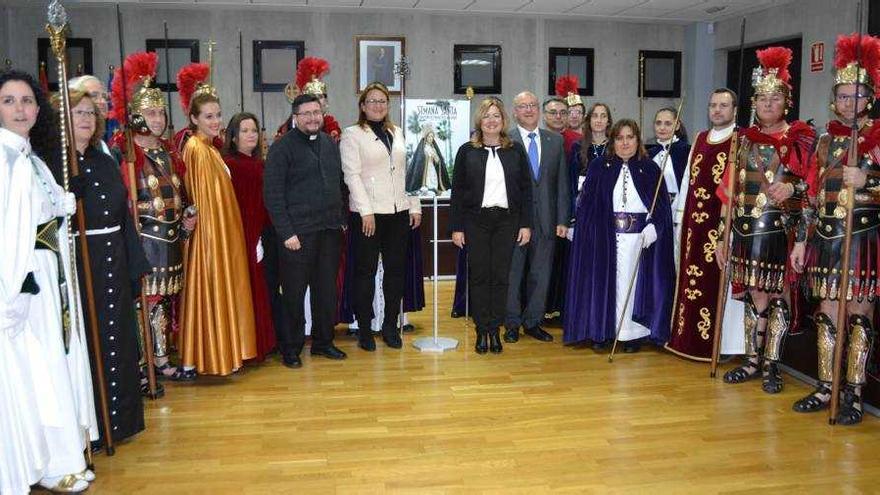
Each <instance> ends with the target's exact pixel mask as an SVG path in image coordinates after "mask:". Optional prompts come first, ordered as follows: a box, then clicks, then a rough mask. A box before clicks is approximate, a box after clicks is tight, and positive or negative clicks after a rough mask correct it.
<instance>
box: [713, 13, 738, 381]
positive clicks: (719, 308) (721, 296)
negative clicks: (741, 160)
mask: <svg viewBox="0 0 880 495" xmlns="http://www.w3.org/2000/svg"><path fill="white" fill-rule="evenodd" d="M745 43H746V18H745V17H743V19H742V26H741V27H740V32H739V77H738V78H737V81H736V95H737V98H739V95H741V94H742V85H743V68H744V67H743V60H744V59H743V52H744V51H745ZM737 106H739V103H737ZM731 139H733V142H732V143H731V146H730V154H729V155H728V157H727V170H728V171H729V173H728V175H729V177H728V180H727V186H726V191H725V192H726V194H727V199H728V202H729V203H730V205H731V206H729V207H728V208H727V210H728V211H727V215H724V232H722V234H721V239H719V242H721V245H722V246H723V249H724V250H725V252H726V251H727V247H728V246H729V245H730V229H731V224H732V223H733V207H732V205H733V197H734V196H733V194H734V192H733V189H734V187H735V181H736V173H735V172H736V163H737V154H738V153H739V136H737V133H736V131H734V133H733V136H732V137H731ZM729 278H730V263H725V265H724V268H723V269H722V270H721V277H720V278H719V280H718V298H717V299H716V300H715V332H714V333H713V334H712V364H711V367H710V369H709V376H710V377H712V378H715V375H716V374H717V372H718V356H719V354H720V352H721V332H722V331H723V329H722V327H723V323H724V311H725V309H726V306H727V283H728V280H729Z"/></svg>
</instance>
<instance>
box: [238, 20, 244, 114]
mask: <svg viewBox="0 0 880 495" xmlns="http://www.w3.org/2000/svg"><path fill="white" fill-rule="evenodd" d="M238 111H239V112H244V42H242V40H241V29H239V30H238Z"/></svg>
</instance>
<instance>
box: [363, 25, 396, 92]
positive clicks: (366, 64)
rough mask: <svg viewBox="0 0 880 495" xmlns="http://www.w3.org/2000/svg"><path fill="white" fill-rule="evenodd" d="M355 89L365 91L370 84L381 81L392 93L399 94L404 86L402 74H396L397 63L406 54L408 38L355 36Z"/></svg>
mask: <svg viewBox="0 0 880 495" xmlns="http://www.w3.org/2000/svg"><path fill="white" fill-rule="evenodd" d="M354 52H355V54H356V56H355V79H356V81H355V90H356V92H358V93H359V92H361V91H363V89H364V88H366V87H367V85H368V84H370V83H372V82H376V81H378V82H380V83H382V84H384V85H385V86H387V87H388V91H389V92H390V93H391V94H395V95H399V94H400V90H401V87H402V83H401V80H400V76H399V75H398V74H395V71H394V67H395V64H397V63H399V62H400V59H401V58H402V57H404V56H405V55H406V38H404V37H403V36H355V38H354Z"/></svg>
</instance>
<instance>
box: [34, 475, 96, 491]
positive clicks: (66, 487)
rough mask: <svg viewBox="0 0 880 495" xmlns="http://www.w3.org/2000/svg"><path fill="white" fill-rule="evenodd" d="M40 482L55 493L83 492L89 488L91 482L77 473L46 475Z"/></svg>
mask: <svg viewBox="0 0 880 495" xmlns="http://www.w3.org/2000/svg"><path fill="white" fill-rule="evenodd" d="M38 484H39V485H40V486H41V487H43V488H45V489H47V490H49V491H50V492H53V493H81V492H84V491H86V490H88V489H89V483H88V482H87V481H85V480H81V479H79V478H77V476H76V475H75V474H66V475H64V476H52V477H46V478H43V479H41V480H40V481H39V483H38Z"/></svg>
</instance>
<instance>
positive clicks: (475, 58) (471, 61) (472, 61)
mask: <svg viewBox="0 0 880 495" xmlns="http://www.w3.org/2000/svg"><path fill="white" fill-rule="evenodd" d="M452 62H453V67H454V69H455V70H454V72H455V74H454V76H453V77H454V80H453V93H455V94H457V95H463V94H466V93H467V89H468V88H472V89H473V90H474V93H475V94H481V95H490V94H500V93H501V45H454V46H453V47H452Z"/></svg>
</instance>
